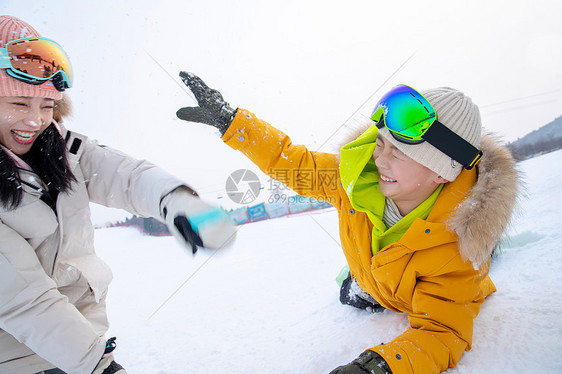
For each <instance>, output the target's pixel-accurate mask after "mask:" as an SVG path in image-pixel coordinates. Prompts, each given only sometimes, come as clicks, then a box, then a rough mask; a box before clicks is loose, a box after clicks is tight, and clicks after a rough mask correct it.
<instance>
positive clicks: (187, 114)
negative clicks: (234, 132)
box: [176, 71, 236, 135]
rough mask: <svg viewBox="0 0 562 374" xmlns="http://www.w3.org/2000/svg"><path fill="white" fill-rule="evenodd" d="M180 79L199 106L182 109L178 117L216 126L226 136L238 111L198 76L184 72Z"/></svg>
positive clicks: (177, 114)
mask: <svg viewBox="0 0 562 374" xmlns="http://www.w3.org/2000/svg"><path fill="white" fill-rule="evenodd" d="M180 77H181V79H182V81H183V83H185V85H186V86H187V87H188V88H189V89H190V90H191V92H193V94H194V95H195V98H196V99H197V103H198V104H199V106H198V107H186V108H181V109H180V110H178V111H177V112H176V116H178V118H179V119H183V120H185V121H190V122H199V123H204V124H207V125H211V126H214V127H216V128H217V129H219V131H220V133H221V135H224V133H225V132H226V130H228V127H229V126H230V124H231V123H232V120H233V119H234V116H235V115H236V109H232V108H231V107H230V106H229V104H228V103H227V102H226V101H224V99H223V98H222V95H221V93H220V92H219V91H217V90H214V89H212V88H209V87H207V85H206V84H205V82H203V80H201V78H199V77H198V76H197V75H195V74H192V73H188V72H185V71H182V72H180Z"/></svg>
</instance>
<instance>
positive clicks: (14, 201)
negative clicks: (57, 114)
mask: <svg viewBox="0 0 562 374" xmlns="http://www.w3.org/2000/svg"><path fill="white" fill-rule="evenodd" d="M19 157H20V158H21V159H22V160H24V161H25V162H27V164H28V165H29V166H31V169H33V171H34V172H35V173H36V174H37V175H38V176H39V178H41V180H42V181H43V182H44V183H45V184H46V185H47V186H48V187H49V190H56V191H58V192H65V191H68V190H70V188H71V185H72V182H75V181H76V177H75V176H74V174H73V173H72V171H71V170H70V166H69V165H68V159H67V157H66V143H65V141H64V139H63V138H62V136H61V135H60V133H59V132H58V130H57V129H56V128H55V126H54V125H53V124H51V125H50V126H49V127H47V128H46V129H45V130H44V131H43V132H42V133H41V135H39V136H38V137H37V139H36V140H35V142H34V143H33V145H32V146H31V149H30V150H29V152H27V153H26V154H25V155H21V156H19ZM22 193H23V191H22V187H21V181H20V179H19V172H18V167H17V166H16V164H15V163H14V161H13V160H12V158H11V157H10V156H9V155H8V154H7V153H6V152H5V151H4V149H0V202H1V203H2V204H3V205H4V207H7V208H11V209H12V208H15V207H17V206H18V204H19V203H20V202H21V199H22V196H23V195H22Z"/></svg>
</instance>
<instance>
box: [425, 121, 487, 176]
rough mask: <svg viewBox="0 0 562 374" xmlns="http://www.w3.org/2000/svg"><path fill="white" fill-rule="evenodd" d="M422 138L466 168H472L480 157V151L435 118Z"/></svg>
mask: <svg viewBox="0 0 562 374" xmlns="http://www.w3.org/2000/svg"><path fill="white" fill-rule="evenodd" d="M422 138H423V139H424V140H425V141H427V142H428V143H429V144H431V145H432V146H434V147H435V148H437V149H439V150H440V151H441V152H443V153H445V154H446V155H447V156H449V157H451V158H452V159H453V160H455V161H457V162H458V163H460V164H461V165H462V166H464V167H465V168H466V169H467V170H470V169H472V168H473V167H474V166H475V165H476V164H477V163H478V161H480V159H481V158H482V151H480V150H479V149H478V148H476V147H474V146H473V145H472V144H470V143H469V142H467V141H466V140H464V139H463V138H462V137H460V136H459V135H457V134H456V133H455V132H454V131H452V130H451V129H449V128H448V127H447V126H445V125H443V124H442V123H441V122H439V121H437V120H435V122H434V123H433V124H432V125H431V126H429V129H427V131H426V132H425V134H423V135H422Z"/></svg>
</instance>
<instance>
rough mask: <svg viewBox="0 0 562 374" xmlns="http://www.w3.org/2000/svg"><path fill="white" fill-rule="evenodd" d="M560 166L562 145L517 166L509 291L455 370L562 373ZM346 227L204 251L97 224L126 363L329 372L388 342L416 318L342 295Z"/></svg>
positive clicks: (165, 369) (277, 227) (245, 235)
mask: <svg viewBox="0 0 562 374" xmlns="http://www.w3.org/2000/svg"><path fill="white" fill-rule="evenodd" d="M561 163H562V151H558V152H554V153H551V154H547V155H543V156H541V157H538V158H534V159H531V160H527V161H524V162H522V163H520V164H519V169H520V170H521V171H522V172H523V173H524V174H525V179H526V182H527V195H528V198H526V199H524V200H523V201H522V203H521V206H520V211H519V215H518V218H517V220H516V221H515V223H514V225H513V227H512V228H511V230H510V233H509V237H508V239H507V240H506V242H505V243H504V245H503V251H502V254H501V255H500V256H499V257H497V258H496V259H495V260H494V262H493V265H492V268H491V277H492V279H493V280H494V282H495V284H496V286H497V288H498V292H497V293H495V294H493V295H492V296H490V297H489V299H488V300H487V301H486V302H485V303H484V305H483V307H482V310H481V313H480V315H479V316H478V318H477V319H476V323H475V329H474V346H473V349H472V350H471V351H469V352H466V353H465V354H464V356H463V358H462V359H461V361H460V363H459V365H458V366H457V367H456V368H453V369H449V370H448V373H455V374H456V373H463V374H465V373H482V372H487V373H522V372H532V373H539V372H540V373H560V372H562V358H561V357H562V355H561V353H562V348H561V345H560V342H561V338H562V319H561V318H560V315H561V313H562V251H561V250H560V245H561V244H560V243H562V230H561V229H560V226H559V225H560V223H559V222H560V217H561V213H560V212H561V211H562V197H561V196H560V191H559V189H560V187H561V186H562V171H561V168H560V164H561ZM103 219H105V217H104V216H103V212H101V211H100V210H99V209H97V208H96V210H95V215H94V221H96V223H101V222H100V221H101V220H103ZM337 232H338V230H337V214H336V212H335V210H333V209H332V210H329V211H324V212H321V213H317V214H311V215H300V216H295V217H291V218H281V219H276V220H270V221H264V222H258V223H253V224H249V225H245V226H241V227H240V228H239V232H238V240H237V242H236V243H235V245H234V246H233V247H232V248H229V249H227V250H223V251H221V252H215V253H212V252H205V251H200V252H198V253H197V255H196V256H194V257H193V256H192V255H191V254H190V253H189V252H188V251H185V250H184V249H183V248H181V247H180V246H179V245H178V244H177V243H176V242H175V240H174V238H172V237H159V238H155V237H147V236H142V235H141V234H139V233H138V232H137V231H136V230H135V229H132V228H127V229H125V228H113V229H100V230H97V231H96V246H97V250H98V253H99V254H100V256H101V257H103V258H104V259H105V260H106V261H107V262H108V263H109V264H110V266H111V267H112V269H113V271H114V276H115V278H114V281H113V283H112V286H111V287H110V293H109V300H108V304H109V314H110V321H111V328H110V332H109V333H110V336H117V338H118V339H117V343H118V345H117V350H116V351H115V353H116V357H117V359H118V362H120V363H121V364H122V365H124V366H125V367H126V369H127V370H128V372H129V373H130V374H134V373H161V374H164V373H174V374H175V373H206V374H208V373H328V372H329V371H330V370H332V369H333V368H335V367H337V366H338V365H341V364H344V363H347V362H349V361H351V360H352V359H354V358H355V357H356V356H357V355H358V354H360V353H361V352H362V351H363V350H364V349H366V348H368V347H370V346H373V345H375V344H378V343H380V342H385V341H389V340H391V339H392V338H394V337H395V336H397V335H398V334H400V333H401V332H402V331H403V330H404V329H406V328H407V326H408V322H407V319H406V316H405V315H402V314H397V313H394V312H390V311H386V312H384V313H380V314H369V313H367V312H363V311H359V310H356V309H354V308H351V307H348V306H343V305H341V304H340V303H339V301H338V295H339V294H338V292H339V289H338V287H337V285H336V282H335V280H334V279H335V277H336V275H337V273H338V271H339V270H340V268H341V267H342V266H343V265H344V258H343V254H342V253H341V249H340V246H339V239H338V234H337Z"/></svg>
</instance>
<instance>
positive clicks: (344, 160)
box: [340, 125, 443, 254]
mask: <svg viewBox="0 0 562 374" xmlns="http://www.w3.org/2000/svg"><path fill="white" fill-rule="evenodd" d="M377 135H378V129H377V127H376V125H372V126H371V127H370V128H369V129H368V130H367V131H365V132H364V133H363V134H362V135H361V136H360V137H358V138H357V139H355V140H354V141H352V142H351V143H348V144H346V145H345V146H343V148H342V149H341V158H340V175H341V180H342V184H343V187H344V189H345V191H346V193H347V196H348V197H349V200H350V202H351V206H352V207H353V208H354V209H355V210H356V211H358V212H364V213H366V214H367V216H368V217H369V220H370V221H371V223H372V224H373V230H372V233H371V238H372V239H371V250H372V252H373V254H375V253H377V252H378V251H379V250H380V249H382V248H384V247H386V246H387V245H389V244H392V243H394V242H396V241H398V240H399V239H400V238H401V237H402V235H404V233H405V232H406V231H407V230H408V228H409V227H410V226H411V225H412V223H413V222H414V221H415V220H416V219H417V218H421V219H426V218H427V216H428V215H429V213H430V212H431V209H432V208H433V204H435V201H436V200H437V197H438V196H439V193H440V192H441V189H442V188H443V185H442V184H441V185H439V187H438V188H437V189H436V190H435V191H434V192H433V193H432V194H431V196H430V197H429V198H427V199H426V200H425V201H424V202H423V203H421V204H420V205H419V206H418V207H416V208H415V209H414V210H413V211H411V212H410V213H409V214H408V215H406V217H404V218H402V219H401V220H400V221H398V222H397V223H396V224H395V225H394V226H392V227H390V228H388V229H387V227H386V226H385V224H384V223H383V215H384V207H385V199H386V198H385V196H384V195H383V194H382V193H381V191H380V189H379V173H378V170H377V167H376V165H375V161H374V160H373V152H374V151H375V148H376V145H377V143H376V140H377Z"/></svg>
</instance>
